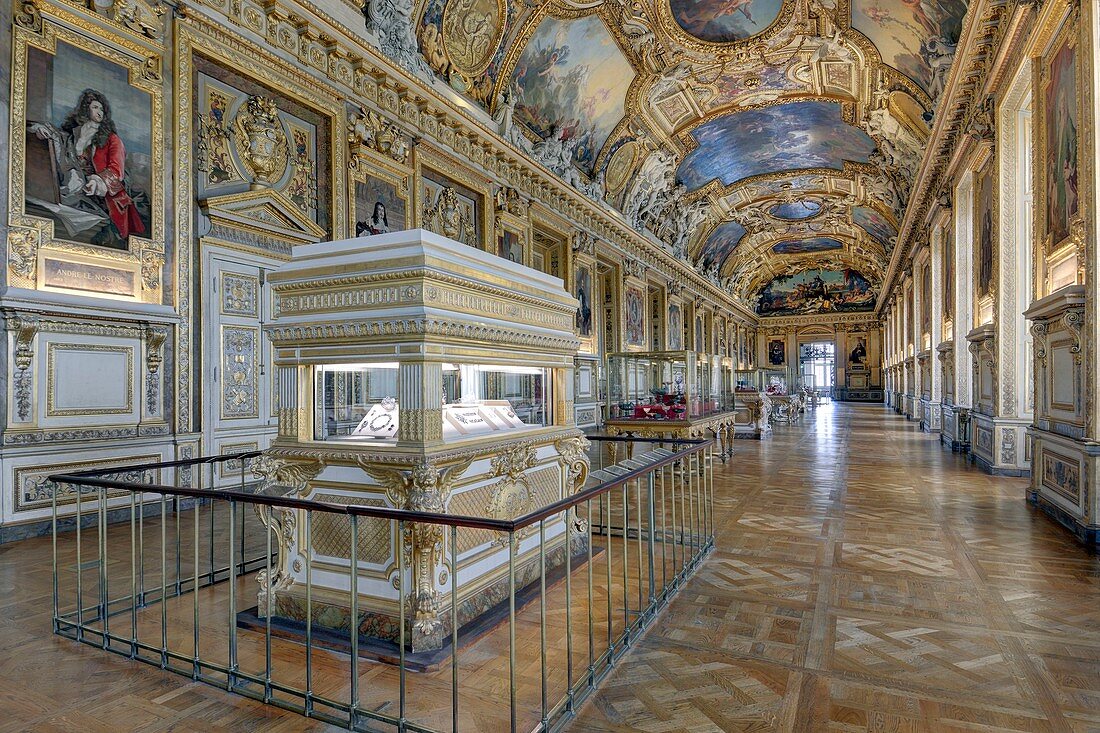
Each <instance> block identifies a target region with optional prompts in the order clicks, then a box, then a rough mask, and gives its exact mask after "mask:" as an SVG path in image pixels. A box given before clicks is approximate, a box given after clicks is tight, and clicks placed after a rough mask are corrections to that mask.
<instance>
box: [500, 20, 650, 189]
mask: <svg viewBox="0 0 1100 733" xmlns="http://www.w3.org/2000/svg"><path fill="white" fill-rule="evenodd" d="M612 12H613V11H612V10H611V8H610V7H609V4H608V3H606V2H604V3H600V4H599V5H594V6H590V7H585V8H574V7H569V6H567V5H564V4H561V3H558V2H556V1H555V0H551V2H547V3H545V4H544V5H542V6H541V7H539V8H538V9H536V10H535V11H534V12H532V13H531V14H529V15H528V16H527V17H526V18H524V19H523V22H522V23H521V25H520V26H519V30H518V31H517V32H516V33H515V35H513V36H512V38H511V46H510V47H509V48H508V51H507V53H506V54H505V56H504V60H503V61H502V62H501V64H500V74H499V75H498V76H497V79H496V84H495V85H494V86H493V91H492V95H491V99H492V104H491V105H490V106H489V112H490V114H494V115H495V114H496V111H497V102H498V100H499V99H500V98H501V94H502V93H503V92H504V89H505V86H506V85H509V84H511V83H512V75H513V73H514V72H515V70H516V64H517V63H519V58H520V56H522V55H523V52H524V51H525V50H526V49H527V44H528V43H530V41H531V37H532V36H533V35H534V34H535V31H537V30H538V28H539V26H540V25H542V22H543V21H544V20H546V18H548V17H549V18H553V19H555V20H580V19H581V18H587V17H589V16H592V15H596V16H599V18H600V21H601V22H602V23H603V26H604V28H606V29H607V32H608V33H609V34H610V35H611V37H612V38H613V39H615V43H616V45H617V46H618V47H619V52H620V53H622V55H623V58H625V59H626V60H627V62H628V63H629V64H630V66H631V67H632V68H633V69H634V78H633V79H632V80H631V82H630V87H629V88H628V89H627V93H626V100H625V101H624V104H623V117H622V119H621V120H619V121H618V122H617V123H616V124H615V127H614V128H612V130H611V133H610V134H609V135H608V136H607V140H606V141H605V142H604V144H603V147H602V148H601V149H600V151H599V152H598V153H597V154H596V157H595V159H594V160H593V163H592V171H593V173H595V172H596V171H599V170H600V168H602V167H603V165H604V163H605V161H606V159H607V156H608V152H609V151H610V150H611V147H612V146H613V145H614V144H615V142H617V141H618V140H619V138H621V137H622V136H623V135H624V134H625V133H627V132H628V131H629V130H630V120H631V119H633V118H635V117H640V116H641V115H642V110H641V99H642V94H641V88H642V86H643V85H644V84H645V82H646V81H647V80H648V75H647V74H646V73H639V72H640V71H641V72H644V71H645V69H644V67H643V66H642V64H641V63H640V62H639V60H638V58H637V56H636V54H635V53H634V52H633V51H632V50H631V48H630V42H629V39H628V38H627V37H626V36H625V34H624V33H623V30H622V28H621V27H619V25H618V24H617V23H615V22H614V18H613V17H612V15H611V14H612ZM515 124H518V125H520V131H521V132H522V133H523V134H524V135H525V136H526V137H527V139H528V140H530V141H531V142H533V143H537V142H539V141H540V140H541V139H542V138H540V137H538V135H536V134H535V133H534V132H533V131H532V130H531V129H530V128H528V127H527V125H525V124H523V123H522V122H519V121H518V120H517V121H516V123H515ZM578 171H579V172H580V173H582V174H583V175H585V176H587V175H588V173H587V172H586V171H583V170H580V169H579V168H578Z"/></svg>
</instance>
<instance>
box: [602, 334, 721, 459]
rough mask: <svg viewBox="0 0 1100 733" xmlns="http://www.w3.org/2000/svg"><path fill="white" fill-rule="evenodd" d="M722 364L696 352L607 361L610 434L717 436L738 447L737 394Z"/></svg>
mask: <svg viewBox="0 0 1100 733" xmlns="http://www.w3.org/2000/svg"><path fill="white" fill-rule="evenodd" d="M728 381H729V380H728V379H724V378H723V370H722V365H721V361H720V360H719V359H718V357H714V358H713V359H707V358H701V357H699V356H698V355H697V354H695V352H692V351H645V352H615V353H610V354H608V355H607V416H608V419H607V423H606V427H607V431H608V433H610V434H612V435H633V436H637V437H668V438H702V437H709V436H714V437H716V438H717V439H718V441H719V445H720V454H721V455H722V456H723V457H724V456H726V455H728V454H729V452H730V449H731V447H732V442H731V440H730V439H731V438H732V429H733V420H734V409H735V404H734V402H735V401H734V393H733V392H732V391H731V390H730V389H728V386H727V385H726V384H725V383H726V382H728Z"/></svg>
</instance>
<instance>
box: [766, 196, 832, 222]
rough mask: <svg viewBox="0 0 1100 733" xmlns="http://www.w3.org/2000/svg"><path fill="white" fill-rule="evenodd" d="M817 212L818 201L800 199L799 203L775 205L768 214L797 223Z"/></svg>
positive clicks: (818, 207)
mask: <svg viewBox="0 0 1100 733" xmlns="http://www.w3.org/2000/svg"><path fill="white" fill-rule="evenodd" d="M819 211H821V202H820V201H814V200H813V199H802V200H800V201H785V202H784V203H781V204H776V205H775V206H773V207H772V208H771V210H770V211H768V213H769V214H771V215H772V216H774V217H776V218H779V219H793V220H795V221H797V220H799V219H809V218H810V217H811V216H814V215H815V214H817V212H819Z"/></svg>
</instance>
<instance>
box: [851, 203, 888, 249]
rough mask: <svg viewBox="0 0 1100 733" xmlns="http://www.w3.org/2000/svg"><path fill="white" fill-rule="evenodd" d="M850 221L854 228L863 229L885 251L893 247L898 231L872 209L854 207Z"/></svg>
mask: <svg viewBox="0 0 1100 733" xmlns="http://www.w3.org/2000/svg"><path fill="white" fill-rule="evenodd" d="M852 221H853V222H854V223H855V224H856V226H860V227H863V230H864V231H865V232H867V233H868V234H869V235H871V238H872V239H874V240H875V241H876V242H878V243H879V244H881V245H882V246H883V248H885V249H886V250H890V249H891V248H892V247H893V246H894V241H893V240H894V237H896V236H897V235H898V230H897V229H896V228H895V227H894V225H893V224H891V223H890V222H889V221H888V220H887V219H886V217H885V216H883V215H882V214H880V213H878V212H877V211H875V210H874V209H870V208H867V207H866V206H856V207H854V208H853V209H852Z"/></svg>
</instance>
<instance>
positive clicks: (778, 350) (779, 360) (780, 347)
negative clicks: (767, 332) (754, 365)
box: [768, 339, 787, 366]
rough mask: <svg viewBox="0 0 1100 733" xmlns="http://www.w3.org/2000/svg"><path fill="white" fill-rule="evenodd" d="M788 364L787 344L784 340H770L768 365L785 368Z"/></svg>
mask: <svg viewBox="0 0 1100 733" xmlns="http://www.w3.org/2000/svg"><path fill="white" fill-rule="evenodd" d="M786 363H787V342H786V341H784V340H783V339H769V340H768V364H770V365H771V366H783V365H784V364H786Z"/></svg>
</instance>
